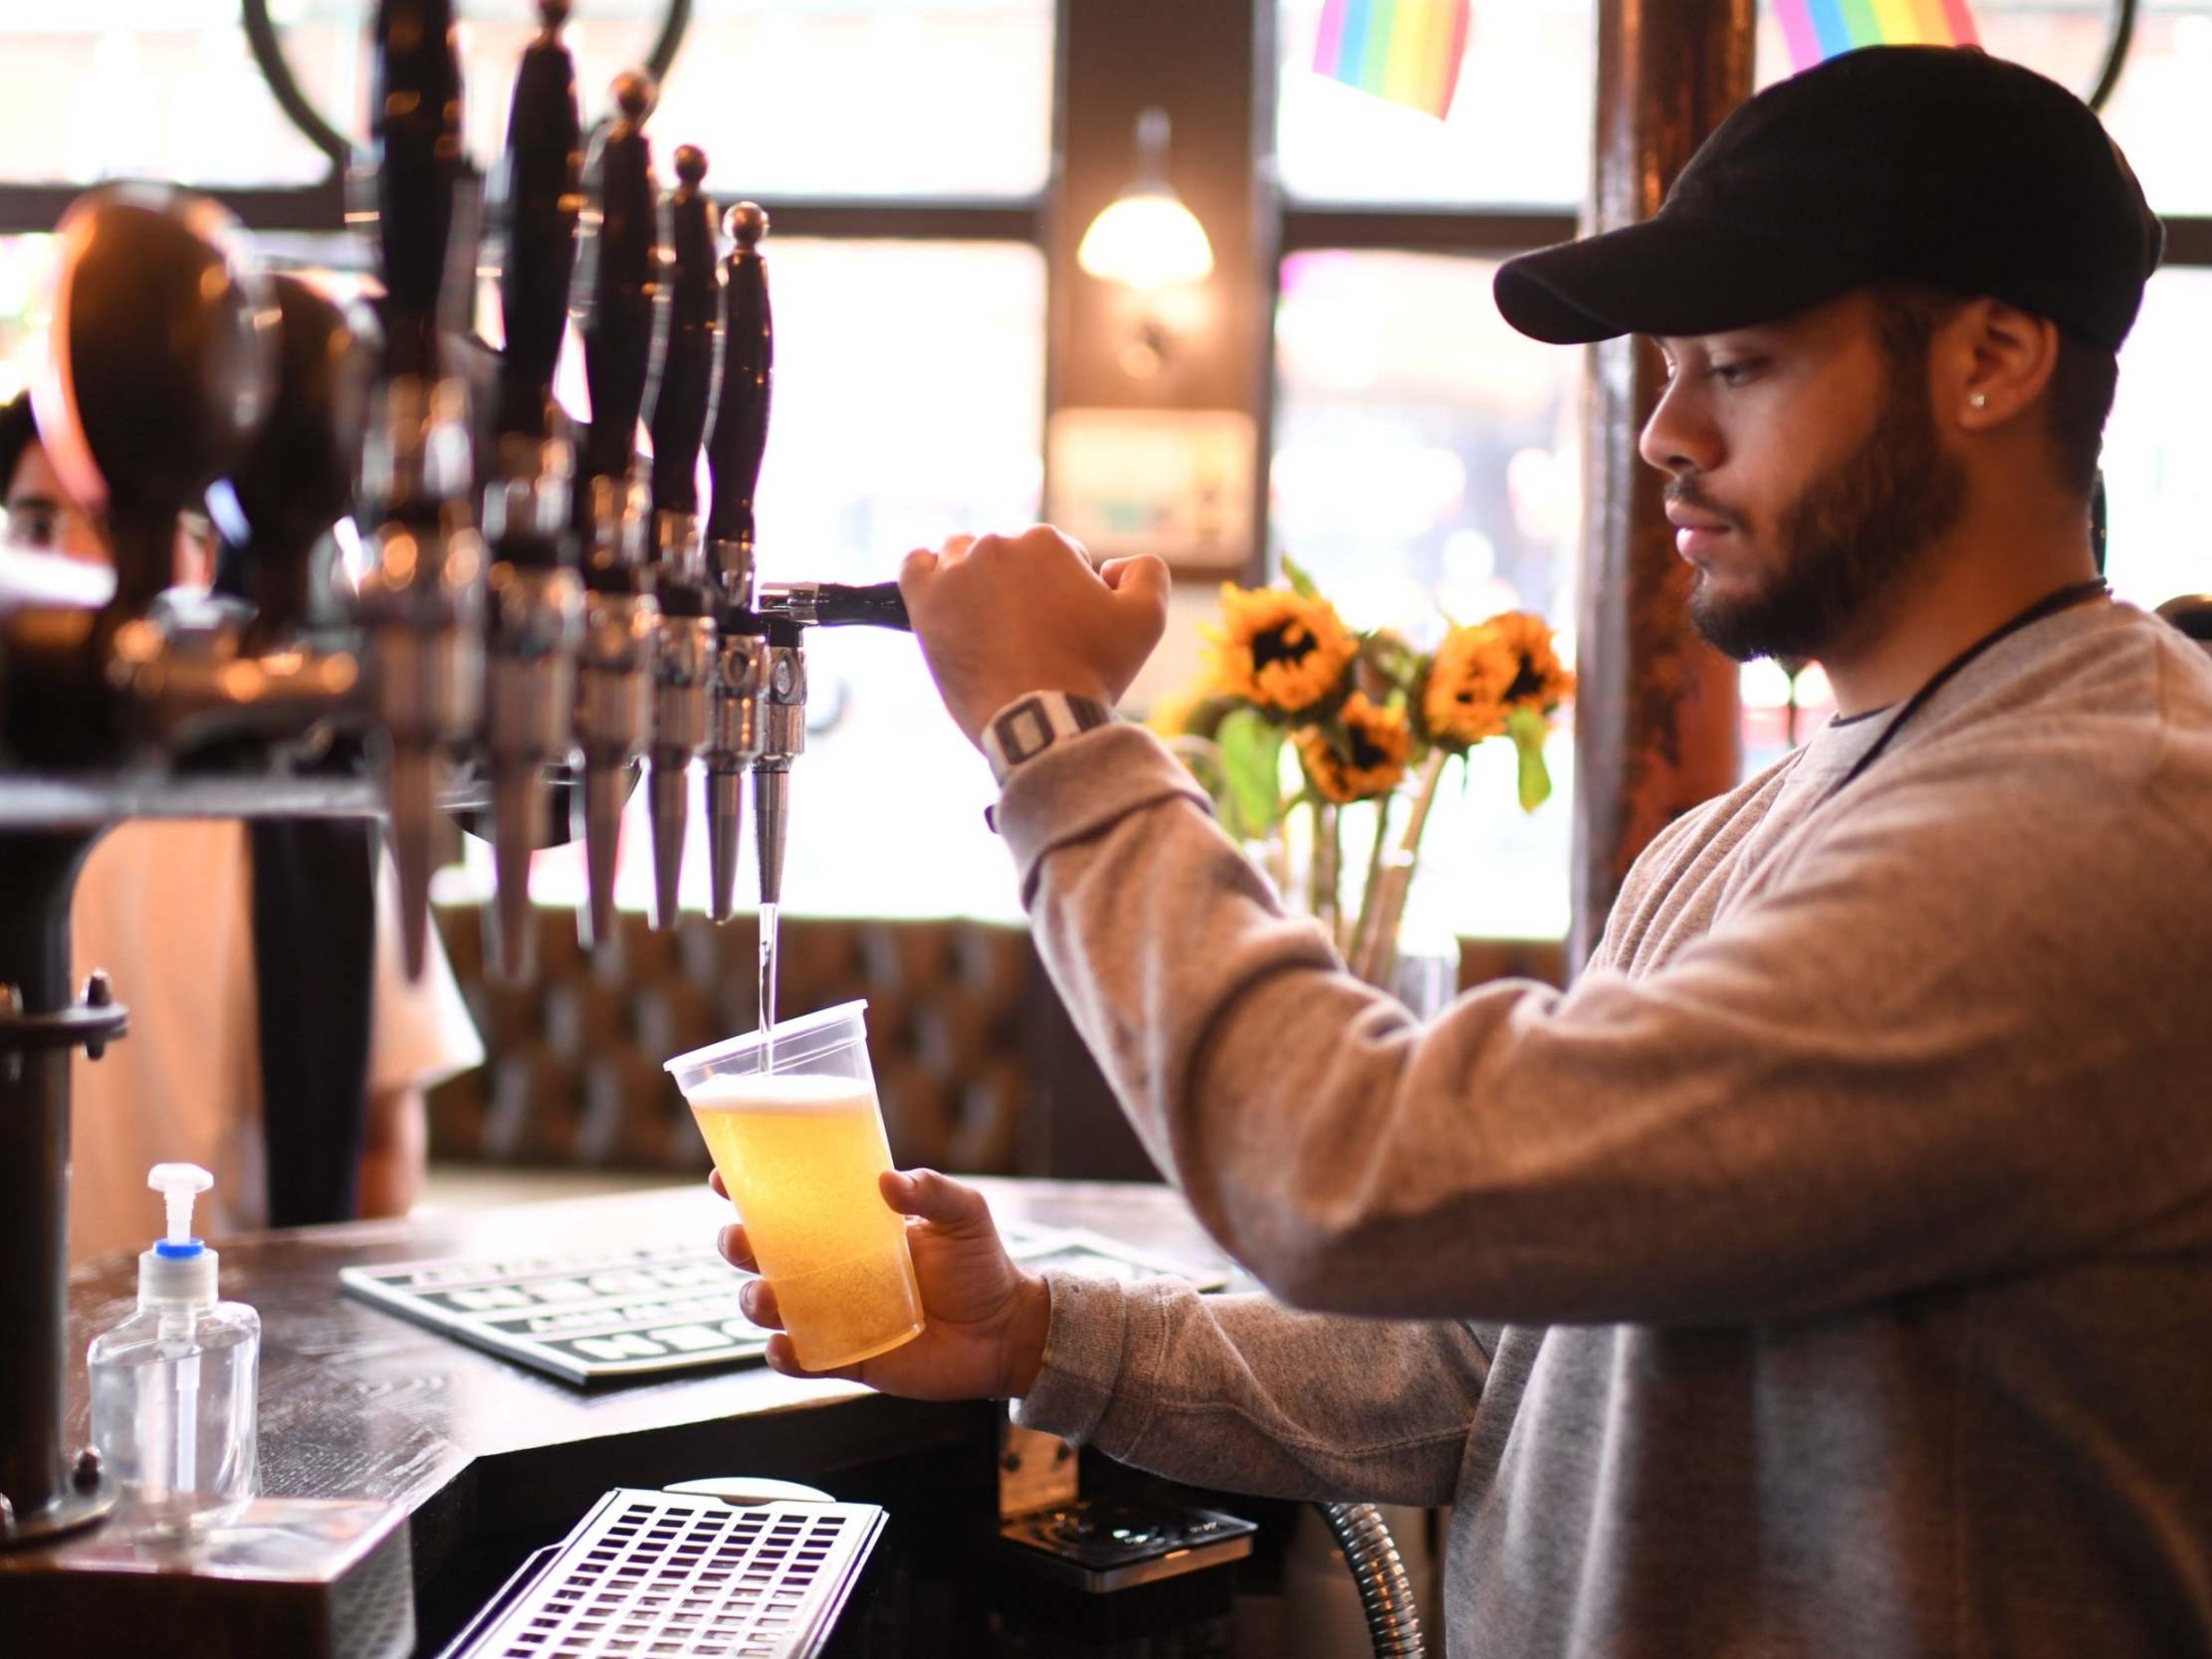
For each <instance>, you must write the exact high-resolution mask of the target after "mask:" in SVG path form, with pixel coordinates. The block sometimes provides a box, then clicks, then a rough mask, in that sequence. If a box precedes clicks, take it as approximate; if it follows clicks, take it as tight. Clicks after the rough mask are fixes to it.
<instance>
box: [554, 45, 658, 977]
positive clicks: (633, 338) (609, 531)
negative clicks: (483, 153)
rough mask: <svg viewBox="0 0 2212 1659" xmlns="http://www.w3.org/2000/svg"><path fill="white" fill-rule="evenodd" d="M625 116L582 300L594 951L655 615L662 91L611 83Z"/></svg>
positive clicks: (585, 808)
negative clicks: (647, 473) (656, 143)
mask: <svg viewBox="0 0 2212 1659" xmlns="http://www.w3.org/2000/svg"><path fill="white" fill-rule="evenodd" d="M614 100H615V107H616V114H615V117H614V119H613V121H612V122H611V123H610V124H609V125H608V127H607V128H606V129H605V130H604V131H603V132H601V133H600V134H599V136H598V137H597V138H595V139H594V140H593V141H592V146H591V155H590V159H589V160H587V161H586V162H585V164H584V194H585V202H586V206H585V227H586V230H587V232H588V234H587V235H586V236H585V237H584V238H583V248H582V253H581V256H580V258H579V260H578V266H577V273H576V285H575V289H576V293H577V295H578V297H579V311H580V318H579V321H580V327H581V331H582V334H583V366H584V378H585V380H586V382H587V383H588V385H589V387H590V392H591V427H590V433H589V436H588V437H587V438H586V439H585V441H584V456H583V466H582V468H581V469H580V472H581V476H582V479H583V490H582V493H581V494H580V496H579V498H578V503H579V507H580V509H581V511H580V513H579V518H580V520H581V523H582V525H583V526H584V530H585V535H586V542H585V546H586V552H585V555H584V586H585V588H586V589H587V596H586V599H585V603H584V630H583V647H582V651H581V655H580V659H579V663H578V677H577V697H576V739H577V743H578V745H579V746H580V747H581V749H582V750H583V790H582V796H581V807H580V812H581V817H582V821H583V844H584V845H583V850H584V875H585V878H586V883H587V887H588V890H589V897H588V900H587V903H586V907H585V910H584V911H583V913H582V915H581V917H580V918H579V922H580V924H581V929H582V932H583V934H584V936H585V937H586V938H587V939H588V940H589V941H590V942H591V943H592V944H594V945H596V944H600V943H603V942H605V941H606V940H607V939H608V938H609V937H610V936H611V935H612V932H613V928H614V865H615V852H616V848H617V846H618V837H619V835H620V832H621V820H622V801H623V797H624V795H625V794H626V793H627V792H628V789H629V785H630V781H631V770H630V768H631V763H632V762H633V761H635V760H636V759H637V757H638V755H639V754H640V753H641V752H642V751H643V750H644V748H645V745H646V740H647V737H648V735H649V724H650V717H651V696H652V680H651V675H652V665H653V660H654V656H655V650H656V646H657V644H658V630H659V617H660V610H659V606H658V604H657V603H656V602H655V600H654V599H653V597H652V595H651V594H650V593H649V592H647V591H646V585H647V575H646V570H645V558H646V553H645V544H644V543H645V536H646V531H647V527H648V526H647V522H646V520H647V518H648V516H649V510H648V508H647V505H646V498H645V493H644V491H643V489H642V488H641V487H640V486H639V484H638V482H637V459H636V436H637V421H638V414H639V412H640V411H641V410H642V409H643V407H644V404H645V399H646V395H647V390H648V387H649V386H650V384H651V383H652V381H653V379H654V371H655V369H656V367H657V362H656V358H657V356H658V348H659V346H660V345H661V344H662V343H663V341H662V340H661V339H660V338H659V337H658V328H657V324H658V323H659V321H660V319H661V315H662V312H661V308H660V305H659V295H660V234H659V221H660V202H659V199H658V196H657V194H656V192H655V189H654V185H653V167H652V150H651V146H650V143H649V141H648V140H647V138H646V136H645V118H646V116H647V115H648V114H650V113H651V112H652V106H653V83H652V81H651V80H650V79H649V78H648V77H647V76H645V75H643V74H642V73H639V72H637V71H625V72H623V73H622V74H621V75H618V76H616V77H615V81H614Z"/></svg>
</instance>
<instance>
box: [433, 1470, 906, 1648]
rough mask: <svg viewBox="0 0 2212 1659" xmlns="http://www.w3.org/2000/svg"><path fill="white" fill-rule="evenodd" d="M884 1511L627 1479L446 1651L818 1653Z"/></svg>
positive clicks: (864, 1557)
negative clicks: (712, 1494) (690, 1493)
mask: <svg viewBox="0 0 2212 1659" xmlns="http://www.w3.org/2000/svg"><path fill="white" fill-rule="evenodd" d="M883 1520H884V1516H883V1511H882V1510H880V1509H877V1508H876V1507H875V1506H874V1505H872V1504H816V1503H772V1504H759V1505H753V1506H750V1507H747V1508H743V1509H739V1508H733V1507H732V1506H731V1505H729V1504H727V1503H725V1502H723V1501H722V1500H720V1499H716V1498H701V1497H687V1496H684V1495H681V1494H676V1493H667V1492H648V1491H636V1490H632V1489H629V1488H617V1489H616V1490H615V1491H613V1492H610V1493H608V1494H607V1495H606V1496H605V1497H604V1498H602V1499H601V1500H600V1501H599V1507H598V1508H597V1509H595V1510H593V1511H592V1512H591V1513H590V1514H589V1515H587V1516H585V1517H584V1519H583V1520H582V1522H580V1523H579V1524H578V1525H577V1527H576V1529H575V1530H574V1531H573V1532H571V1533H570V1534H569V1535H568V1539H567V1542H566V1543H564V1544H563V1545H561V1546H560V1549H559V1551H558V1553H557V1554H556V1555H553V1559H552V1560H550V1561H549V1562H548V1563H547V1564H546V1566H545V1568H544V1569H543V1570H542V1571H541V1572H539V1573H538V1575H537V1576H536V1577H535V1578H534V1579H533V1580H532V1581H531V1582H530V1583H529V1584H528V1585H527V1586H526V1587H524V1588H523V1589H522V1590H521V1591H520V1593H519V1597H518V1599H516V1600H515V1601H514V1602H512V1603H511V1604H510V1605H508V1606H506V1607H504V1608H500V1609H497V1610H496V1611H495V1612H493V1613H492V1614H490V1615H489V1617H488V1619H487V1620H486V1621H485V1622H484V1623H483V1624H481V1625H480V1627H479V1630H478V1631H475V1632H471V1633H469V1634H466V1635H464V1636H463V1637H462V1639H461V1640H460V1641H459V1642H458V1643H456V1644H455V1645H454V1646H453V1647H451V1648H448V1649H447V1651H446V1659H584V1656H586V1655H590V1656H594V1659H596V1656H598V1655H616V1656H621V1659H676V1656H679V1655H683V1656H703V1655H709V1654H712V1655H718V1656H726V1659H811V1656H812V1655H814V1654H817V1653H818V1652H820V1650H821V1647H822V1644H823V1643H824V1642H825V1641H826V1640H827V1639H828V1637H829V1635H830V1633H831V1632H832V1630H833V1629H834V1628H835V1626H836V1621H837V1614H838V1612H839V1611H840V1609H842V1607H843V1606H844V1603H845V1598H846V1597H847V1596H848V1595H849V1594H850V1593H851V1591H852V1587H853V1583H854V1581H855V1579H856V1578H857V1577H858V1576H859V1572H860V1568H861V1567H862V1566H863V1565H864V1564H865V1563H866V1561H867V1558H868V1553H869V1551H870V1550H871V1549H872V1548H873V1547H874V1545H875V1541H876V1537H877V1535H878V1534H879V1533H880V1532H881V1531H882V1529H883Z"/></svg>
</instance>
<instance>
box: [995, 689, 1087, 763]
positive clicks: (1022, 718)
mask: <svg viewBox="0 0 2212 1659" xmlns="http://www.w3.org/2000/svg"><path fill="white" fill-rule="evenodd" d="M1113 720H1114V712H1113V711H1112V710H1111V709H1109V708H1107V707H1106V705H1105V704H1103V703H1100V702H1099V701H1097V699H1095V698H1088V697H1074V696H1071V695H1069V694H1068V693H1066V692H1031V693H1029V694H1028V696H1026V697H1018V698H1015V699H1014V701H1013V702H1011V703H1009V704H1007V705H1006V706H1005V707H1004V708H1003V709H1001V710H999V711H998V713H997V714H995V715H994V716H992V717H991V720H990V722H989V724H987V725H986V726H984V729H983V750H984V757H985V758H986V759H988V760H989V761H990V762H991V775H992V776H993V777H995V778H996V779H997V780H998V781H999V782H1000V783H1003V782H1005V781H1006V775H1007V774H1008V773H1009V772H1011V771H1012V770H1013V769H1014V767H1016V766H1019V765H1021V764H1023V763H1024V762H1026V761H1030V760H1034V759H1035V758H1036V757H1037V756H1038V755H1040V754H1042V753H1043V752H1044V751H1045V750H1046V749H1048V748H1050V747H1051V746H1052V745H1053V744H1054V743H1057V742H1061V741H1064V740H1065V739H1067V738H1069V737H1076V736H1080V735H1081V734H1082V733H1084V732H1086V731H1095V730H1097V729H1098V727H1100V726H1111V725H1112V724H1113Z"/></svg>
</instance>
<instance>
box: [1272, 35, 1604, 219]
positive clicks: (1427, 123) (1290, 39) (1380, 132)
mask: <svg viewBox="0 0 2212 1659" xmlns="http://www.w3.org/2000/svg"><path fill="white" fill-rule="evenodd" d="M1321 12H1322V0H1281V6H1280V9H1279V11H1278V14H1277V15H1278V23H1277V29H1276V33H1277V40H1278V43H1279V46H1280V48H1281V63H1280V81H1279V85H1278V91H1277V98H1278V103H1279V113H1278V117H1277V121H1276V127H1275V144H1276V151H1277V162H1278V165H1279V166H1280V168H1281V173H1282V182H1283V188H1284V189H1285V190H1287V191H1288V192H1289V193H1290V194H1291V195H1292V196H1293V197H1297V198H1301V199H1308V200H1317V201H1330V202H1390V203H1400V204H1413V203H1421V204H1425V205H1435V206H1452V207H1473V206H1494V207H1502V206H1508V205H1526V206H1537V207H1554V206H1558V205H1560V204H1562V203H1572V202H1578V201H1580V200H1581V199H1582V196H1583V192H1584V190H1585V188H1586V187H1587V186H1588V183H1589V176H1590V133H1591V127H1592V124H1593V123H1592V115H1591V111H1592V107H1593V103H1592V101H1593V99H1594V97H1595V91H1596V82H1597V59H1596V43H1597V38H1598V33H1597V22H1596V14H1595V7H1594V5H1593V0H1475V4H1474V8H1473V14H1472V21H1471V25H1470V27H1469V29H1468V32H1467V52H1466V57H1465V59H1464V61H1463V63H1462V66H1461V69H1460V76H1459V89H1458V96H1457V97H1456V98H1455V99H1454V100H1453V101H1452V105H1451V115H1450V118H1449V119H1448V120H1445V121H1437V120H1433V119H1431V118H1430V117H1429V116H1427V115H1425V114H1423V113H1421V112H1420V111H1419V110H1415V109H1406V108H1401V107H1399V106H1398V105H1396V104H1386V103H1384V102H1383V101H1382V100H1380V99H1376V98H1370V97H1368V96H1367V95H1366V94H1365V93H1362V92H1359V91H1357V90H1356V89H1354V88H1351V87H1346V86H1341V85H1339V84H1338V83H1337V82H1334V81H1331V80H1329V79H1328V78H1326V77H1324V76H1319V75H1316V74H1314V73H1313V68H1312V65H1313V51H1314V39H1315V35H1316V33H1317V31H1318V30H1319V28H1320V23H1321Z"/></svg>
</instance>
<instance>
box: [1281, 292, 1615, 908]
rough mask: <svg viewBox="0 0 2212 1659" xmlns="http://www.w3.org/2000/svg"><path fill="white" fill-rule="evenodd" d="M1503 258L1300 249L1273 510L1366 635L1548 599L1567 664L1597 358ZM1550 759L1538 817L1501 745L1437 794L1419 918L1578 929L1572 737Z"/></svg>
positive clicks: (1479, 752) (1287, 539)
mask: <svg viewBox="0 0 2212 1659" xmlns="http://www.w3.org/2000/svg"><path fill="white" fill-rule="evenodd" d="M1496 270H1497V266H1496V263H1495V262H1494V261H1490V260H1478V259H1463V258H1452V257H1447V256H1441V255H1431V254H1404V253H1349V252H1342V251H1317V252H1312V253H1302V254H1296V255H1293V256H1292V257H1291V258H1289V259H1288V260H1286V261H1284V263H1283V268H1282V296H1281V301H1280V304H1279V306H1278V308H1277V311H1276V325H1275V360H1276V375H1277V390H1276V412H1275V452H1274V463H1273V468H1272V475H1271V489H1270V494H1271V498H1272V505H1271V509H1270V520H1271V522H1272V525H1273V529H1274V537H1275V541H1276V544H1277V546H1278V547H1279V548H1280V549H1281V551H1282V552H1283V553H1284V554H1285V555H1286V556H1288V557H1290V558H1293V559H1295V560H1297V561H1298V563H1299V564H1301V565H1302V566H1304V567H1305V568H1306V569H1307V570H1308V571H1310V572H1311V573H1312V575H1313V577H1314V580H1315V581H1316V582H1318V583H1319V584H1320V586H1321V588H1322V590H1323V591H1324V592H1326V593H1328V594H1329V595H1330V596H1331V597H1332V598H1333V599H1335V600H1336V602H1337V604H1338V607H1339V609H1340V610H1341V611H1342V612H1343V614H1344V617H1345V619H1346V621H1348V622H1349V623H1351V624H1352V626H1354V627H1355V628H1362V629H1366V628H1382V627H1387V628H1393V629H1396V630H1398V631H1400V632H1402V633H1405V634H1406V635H1408V636H1409V637H1411V638H1413V639H1414V640H1416V641H1417V642H1419V643H1421V644H1424V645H1430V644H1434V643H1435V642H1436V640H1437V639H1438V637H1439V636H1440V635H1441V633H1442V631H1443V628H1444V626H1445V625H1446V619H1447V618H1449V619H1451V620H1456V621H1472V620H1476V619H1478V618H1481V617H1485V616H1490V615H1493V614H1495V613H1496V612H1498V611H1501V610H1533V611H1537V612H1539V613H1541V614H1542V615H1543V616H1545V617H1547V618H1549V619H1550V620H1551V621H1552V622H1553V623H1554V625H1555V626H1558V627H1561V628H1562V629H1563V630H1566V632H1564V633H1563V635H1562V638H1561V642H1560V643H1561V647H1562V651H1563V653H1564V654H1565V655H1566V656H1567V657H1568V659H1569V660H1570V661H1571V660H1572V653H1573V640H1572V633H1571V629H1572V623H1573V619H1574V591H1573V583H1574V574H1575V548H1576V543H1577V538H1578V535H1579V532H1580V515H1581V502H1582V478H1581V455H1580V441H1579V433H1580V428H1579V416H1580V390H1581V380H1582V353H1580V352H1578V351H1567V350H1562V349H1560V348H1559V347H1557V346H1551V345H1543V344H1540V343H1539V342H1537V341H1535V340H1531V339H1528V338H1525V337H1524V336H1522V335H1520V334H1517V333H1515V332H1514V331H1513V330H1512V329H1511V328H1509V327H1507V326H1506V324H1505V320H1504V319H1503V318H1502V317H1500V316H1499V315H1498V312H1497V308H1496V307H1495V306H1494V305H1493V304H1491V301H1490V280H1491V277H1492V276H1493V274H1494V273H1495V272H1496ZM1493 751H1494V752H1493ZM1547 758H1548V760H1549V762H1550V765H1551V769H1552V775H1553V778H1554V780H1555V782H1556V783H1557V784H1558V785H1559V786H1560V787H1559V789H1558V792H1557V793H1556V794H1555V795H1554V797H1553V799H1552V800H1551V801H1549V802H1547V803H1546V804H1545V805H1544V807H1543V808H1541V809H1540V810H1539V811H1537V812H1536V813H1534V814H1532V815H1525V816H1524V815H1523V814H1522V813H1521V812H1520V811H1519V810H1518V808H1516V807H1515V806H1514V805H1513V804H1512V799H1513V762H1512V754H1511V750H1510V748H1509V747H1508V746H1507V745H1505V744H1503V743H1486V744H1483V745H1480V746H1479V747H1477V748H1476V749H1475V751H1474V755H1473V762H1474V763H1473V767H1472V769H1471V773H1470V775H1469V778H1468V785H1467V787H1466V788H1465V789H1464V790H1461V789H1460V788H1458V787H1457V785H1456V784H1455V783H1447V785H1446V787H1445V788H1444V789H1443V790H1441V791H1440V792H1439V794H1438V801H1437V804H1436V808H1435V813H1434V817H1433V820H1432V825H1431V828H1430V831H1429V838H1428V840H1427V842H1426V845H1428V846H1430V847H1432V848H1438V849H1442V848H1448V849H1449V853H1448V855H1447V856H1438V857H1433V858H1430V859H1428V860H1425V861H1424V863H1423V866H1422V871H1421V874H1420V877H1419V880H1420V882H1421V887H1422V904H1421V907H1420V909H1421V911H1422V912H1425V913H1430V914H1436V915H1439V916H1440V917H1441V918H1442V919H1443V920H1444V921H1445V922H1446V923H1447V924H1448V925H1449V926H1450V927H1451V928H1452V929H1453V930H1454V931H1456V932H1457V933H1478V934H1491V935H1504V936H1512V937H1526V938H1547V937H1557V936H1558V935H1560V934H1562V933H1565V932H1566V928H1567V882H1566V872H1567V868H1568V856H1569V842H1570V839H1571V835H1572V826H1573V822H1574V811H1573V807H1572V805H1571V801H1572V798H1573V797H1572V785H1573V771H1574V763H1573V744H1572V737H1571V734H1569V733H1567V732H1564V731H1563V732H1561V733H1560V734H1558V735H1557V736H1555V737H1554V739H1553V740H1552V743H1551V745H1550V751H1549V754H1548V756H1547ZM1348 856H1350V854H1348ZM1362 856H1364V855H1362ZM1412 909H1413V907H1409V910H1410V911H1411V910H1412Z"/></svg>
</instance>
